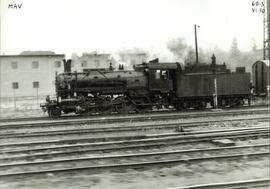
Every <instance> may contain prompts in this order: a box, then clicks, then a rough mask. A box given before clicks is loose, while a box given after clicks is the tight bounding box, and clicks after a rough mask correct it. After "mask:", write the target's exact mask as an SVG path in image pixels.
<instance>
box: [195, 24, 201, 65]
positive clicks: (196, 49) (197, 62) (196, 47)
mask: <svg viewBox="0 0 270 189" xmlns="http://www.w3.org/2000/svg"><path fill="white" fill-rule="evenodd" d="M197 27H200V26H197V25H196V24H194V32H195V53H196V64H199V55H198V40H197Z"/></svg>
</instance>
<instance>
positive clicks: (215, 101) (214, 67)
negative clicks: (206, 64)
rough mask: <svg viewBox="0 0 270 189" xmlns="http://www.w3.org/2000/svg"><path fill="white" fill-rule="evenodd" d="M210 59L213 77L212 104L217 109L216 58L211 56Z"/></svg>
mask: <svg viewBox="0 0 270 189" xmlns="http://www.w3.org/2000/svg"><path fill="white" fill-rule="evenodd" d="M211 59H212V70H213V75H214V93H213V102H214V108H217V107H218V94H217V73H216V57H215V55H214V54H213V56H212V57H211Z"/></svg>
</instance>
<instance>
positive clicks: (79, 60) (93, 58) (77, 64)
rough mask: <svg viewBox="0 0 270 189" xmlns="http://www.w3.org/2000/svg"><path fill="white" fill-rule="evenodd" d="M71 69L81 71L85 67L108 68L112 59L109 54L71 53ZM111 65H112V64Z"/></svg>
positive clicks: (85, 68)
mask: <svg viewBox="0 0 270 189" xmlns="http://www.w3.org/2000/svg"><path fill="white" fill-rule="evenodd" d="M71 60H72V63H71V70H72V71H78V72H82V71H83V70H87V69H108V68H109V67H110V63H111V62H112V59H111V57H110V54H103V53H102V54H98V53H96V52H94V53H83V54H82V56H77V55H75V54H74V55H72V57H71ZM112 66H113V65H112Z"/></svg>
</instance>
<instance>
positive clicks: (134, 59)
mask: <svg viewBox="0 0 270 189" xmlns="http://www.w3.org/2000/svg"><path fill="white" fill-rule="evenodd" d="M119 56H120V61H121V62H124V63H125V66H126V68H129V69H130V68H133V66H134V65H135V64H141V63H143V62H146V60H147V54H146V53H119Z"/></svg>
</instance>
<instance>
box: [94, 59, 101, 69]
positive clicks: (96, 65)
mask: <svg viewBox="0 0 270 189" xmlns="http://www.w3.org/2000/svg"><path fill="white" fill-rule="evenodd" d="M95 67H96V68H99V67H100V61H99V60H95Z"/></svg>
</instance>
